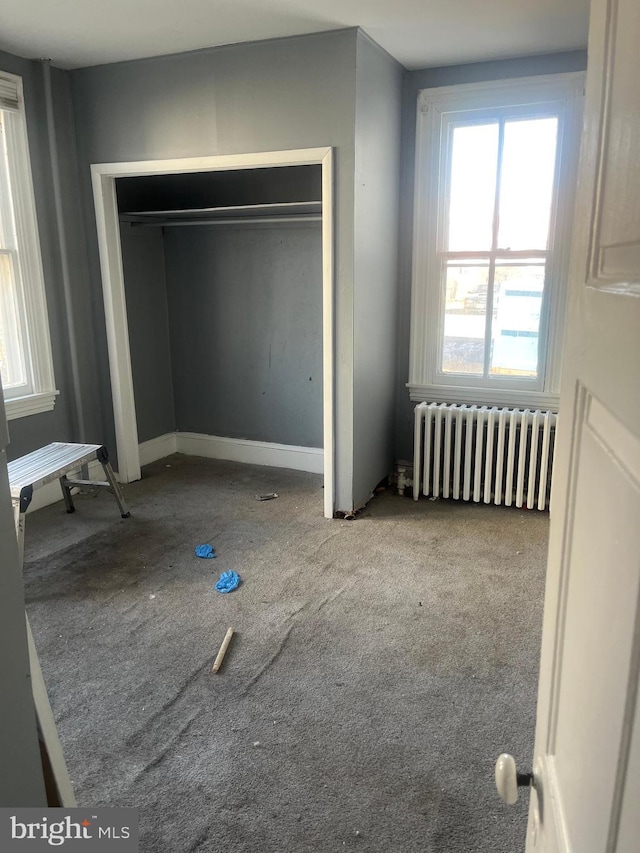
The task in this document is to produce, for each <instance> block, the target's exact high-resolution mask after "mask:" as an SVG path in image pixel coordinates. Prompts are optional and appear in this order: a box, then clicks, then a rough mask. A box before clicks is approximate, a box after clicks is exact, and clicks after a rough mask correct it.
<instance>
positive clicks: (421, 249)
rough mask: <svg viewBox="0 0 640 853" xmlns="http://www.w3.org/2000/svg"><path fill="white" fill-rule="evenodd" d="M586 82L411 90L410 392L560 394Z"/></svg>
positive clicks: (517, 396)
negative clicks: (414, 99)
mask: <svg viewBox="0 0 640 853" xmlns="http://www.w3.org/2000/svg"><path fill="white" fill-rule="evenodd" d="M583 82H584V81H583V75H582V74H566V75H564V74H563V75H554V76H553V77H544V78H529V79H527V80H520V81H502V82H499V83H489V84H483V85H479V84H474V85H463V86H450V87H446V88H442V89H431V90H428V89H425V90H424V91H422V92H421V93H420V96H419V100H418V120H417V140H416V187H415V223H414V248H413V295H412V317H411V366H410V376H409V383H408V387H409V389H410V393H411V398H412V399H414V400H425V399H428V400H429V401H435V402H441V401H445V402H472V403H478V404H486V405H514V406H556V405H557V402H558V394H559V376H560V355H561V344H562V323H563V317H564V307H565V291H566V287H565V285H566V281H567V274H568V260H569V251H568V250H569V244H570V222H571V212H572V202H573V188H574V184H575V167H576V164H577V160H578V146H579V140H580V118H581V116H580V111H581V97H582V91H583Z"/></svg>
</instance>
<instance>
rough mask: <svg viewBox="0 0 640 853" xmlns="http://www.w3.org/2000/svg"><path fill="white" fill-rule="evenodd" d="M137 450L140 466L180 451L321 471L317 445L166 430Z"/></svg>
mask: <svg viewBox="0 0 640 853" xmlns="http://www.w3.org/2000/svg"><path fill="white" fill-rule="evenodd" d="M139 449H140V464H141V465H150V464H151V463H152V462H157V460H158V459H166V457H167V456H171V455H172V454H173V453H182V454H184V455H185V456H203V457H205V458H206V459H227V460H228V461H231V462H245V463H248V464H249V465H268V466H270V467H272V468H292V469H293V470H294V471H309V472H310V473H312V474H322V473H323V472H324V451H323V449H322V448H321V447H298V446H297V445H293V444H275V443H273V442H270V441H252V440H250V439H248V438H227V437H226V436H220V435H206V434H205V433H199V432H167V433H165V434H164V435H159V436H158V437H157V438H151V439H149V440H148V441H143V442H142V443H141V444H140V448H139Z"/></svg>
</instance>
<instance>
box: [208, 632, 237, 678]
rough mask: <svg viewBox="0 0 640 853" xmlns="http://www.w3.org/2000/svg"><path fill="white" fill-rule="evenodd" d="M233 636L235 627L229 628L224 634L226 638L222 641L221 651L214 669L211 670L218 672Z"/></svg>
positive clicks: (214, 663)
mask: <svg viewBox="0 0 640 853" xmlns="http://www.w3.org/2000/svg"><path fill="white" fill-rule="evenodd" d="M231 637H233V628H229V630H228V631H227V633H226V634H225V635H224V640H223V641H222V645H221V646H220V651H219V652H218V655H217V657H216V659H215V661H214V662H213V669H212V670H211V672H217V671H218V670H219V669H220V667H221V666H222V661H223V660H224V656H225V655H226V653H227V649H228V648H229V643H230V642H231Z"/></svg>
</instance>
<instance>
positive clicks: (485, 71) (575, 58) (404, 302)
mask: <svg viewBox="0 0 640 853" xmlns="http://www.w3.org/2000/svg"><path fill="white" fill-rule="evenodd" d="M586 67H587V52H586V51H583V50H576V51H569V52H566V53H555V54H547V55H544V56H530V57H525V58H523V59H506V60H501V61H494V62H475V63H471V64H469V65H451V66H448V67H446V68H427V69H425V70H422V71H410V72H408V73H407V74H406V75H405V80H404V87H403V95H402V101H403V104H402V177H401V183H400V195H401V198H402V210H401V217H400V244H399V248H400V270H399V290H398V306H399V317H398V341H399V349H398V357H397V371H398V372H397V380H396V381H397V390H398V394H397V424H396V436H397V439H396V441H397V444H396V457H397V458H398V459H403V460H411V458H412V456H413V407H414V405H415V404H414V403H412V402H411V401H410V399H409V390H408V389H407V388H406V387H405V386H406V382H407V380H408V378H409V329H410V317H411V256H412V251H413V245H412V244H413V240H412V229H413V182H414V160H415V135H416V107H417V98H418V92H419V91H420V90H421V89H429V88H436V87H438V86H453V85H455V84H458V83H479V82H483V81H488V80H503V79H504V80H506V79H509V78H511V77H513V78H516V77H530V76H534V75H537V74H558V73H563V72H569V71H584V70H585V69H586Z"/></svg>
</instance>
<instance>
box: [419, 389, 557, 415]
mask: <svg viewBox="0 0 640 853" xmlns="http://www.w3.org/2000/svg"><path fill="white" fill-rule="evenodd" d="M406 387H407V388H408V389H409V398H410V399H411V400H412V401H413V402H414V403H422V402H428V403H451V402H455V403H475V404H476V405H477V406H501V407H502V406H508V407H509V408H512V409H549V410H551V411H554V412H557V411H558V406H559V404H560V397H559V396H558V395H557V394H543V393H542V392H540V391H538V392H536V391H530V392H526V391H512V390H502V389H499V388H497V389H494V388H492V389H487V388H468V387H464V388H462V387H461V388H443V387H442V385H407V386H406Z"/></svg>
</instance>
